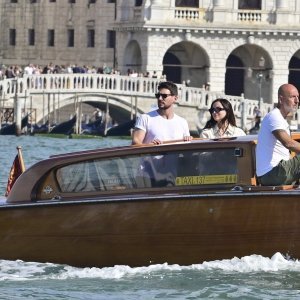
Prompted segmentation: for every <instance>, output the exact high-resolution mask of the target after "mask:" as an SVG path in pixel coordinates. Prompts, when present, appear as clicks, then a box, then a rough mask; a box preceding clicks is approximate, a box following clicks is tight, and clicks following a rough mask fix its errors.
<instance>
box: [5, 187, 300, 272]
mask: <svg viewBox="0 0 300 300" xmlns="http://www.w3.org/2000/svg"><path fill="white" fill-rule="evenodd" d="M297 194H299V193H298V192H297V191H293V192H289V191H279V192H259V193H258V192H249V193H240V192H228V193H223V194H222V193H220V194H218V193H216V194H199V195H196V194H195V193H194V194H193V195H176V194H174V195H160V196H156V195H152V196H151V195H146V196H137V195H135V196H134V198H131V199H129V198H126V197H122V198H120V199H117V198H115V199H109V198H107V199H102V200H84V201H68V202H60V201H58V202H56V203H53V201H52V202H44V203H38V204H34V203H33V204H29V205H23V204H17V205H10V206H5V207H0V243H1V247H0V257H1V259H9V260H15V259H22V260H25V261H39V262H54V263H62V264H69V265H73V266H80V267H83V266H98V267H104V266H114V265H129V266H146V265H149V264H160V263H168V264H180V265H190V264H195V263H201V262H203V261H211V260H217V259H226V258H233V257H235V256H237V257H243V256H245V255H251V254H260V255H263V256H267V257H270V256H272V255H273V254H274V253H276V252H281V253H282V254H283V255H289V256H291V257H292V258H300V218H299V214H300V200H299V197H297Z"/></svg>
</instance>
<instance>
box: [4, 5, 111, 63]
mask: <svg viewBox="0 0 300 300" xmlns="http://www.w3.org/2000/svg"><path fill="white" fill-rule="evenodd" d="M115 8H116V6H115V1H114V0H113V1H111V0H101V1H99V0H98V1H95V0H0V32H1V42H0V63H2V64H5V65H10V64H18V65H21V66H24V65H27V64H28V63H35V64H39V65H46V64H48V63H49V62H52V63H53V64H59V65H67V64H78V65H88V66H96V67H100V66H103V65H104V64H106V65H108V66H112V65H113V64H114V41H115V32H114V31H113V30H112V25H111V24H112V22H114V20H115V14H116V9H115Z"/></svg>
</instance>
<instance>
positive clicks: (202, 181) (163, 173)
mask: <svg viewBox="0 0 300 300" xmlns="http://www.w3.org/2000/svg"><path fill="white" fill-rule="evenodd" d="M56 176H57V182H58V183H59V184H60V189H61V191H62V192H64V193H74V192H94V191H111V190H128V189H138V188H150V187H151V188H153V187H169V186H192V185H193V186H194V185H211V184H234V183H236V182H237V156H236V155H235V149H233V148H229V149H210V150H201V151H199V150H189V151H183V150H182V151H175V152H166V153H155V154H146V155H138V156H124V157H115V158H110V159H99V160H92V161H85V162H81V163H76V164H72V165H68V166H65V167H63V168H60V169H58V170H57V172H56Z"/></svg>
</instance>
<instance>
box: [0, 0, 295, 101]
mask: <svg viewBox="0 0 300 300" xmlns="http://www.w3.org/2000/svg"><path fill="white" fill-rule="evenodd" d="M0 8H1V11H0V17H1V23H0V32H1V43H0V63H2V64H21V65H25V64H28V63H29V62H32V63H37V64H47V63H48V62H50V61H51V62H53V63H55V64H69V63H71V64H73V63H77V64H81V65H95V66H97V67H98V66H103V65H104V64H106V65H109V66H111V67H114V68H116V69H118V70H120V71H121V73H122V74H126V73H127V71H128V69H131V70H133V69H134V70H136V71H137V72H138V73H146V72H148V74H149V75H150V76H151V75H152V74H153V73H154V72H156V73H157V75H158V76H160V75H162V74H165V76H166V78H167V79H168V80H172V81H174V82H176V83H182V82H186V83H188V84H189V85H190V86H194V87H206V88H209V89H211V90H214V91H220V92H222V91H224V92H225V93H226V94H228V95H236V96H239V95H241V94H243V95H244V97H245V98H248V99H260V100H261V101H264V102H266V103H273V102H274V101H276V93H277V89H278V86H279V85H280V84H282V83H285V82H290V83H293V84H295V85H296V86H297V87H298V88H300V80H299V78H300V39H299V37H300V0H251V1H248V0H0Z"/></svg>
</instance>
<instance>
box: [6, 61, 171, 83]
mask: <svg viewBox="0 0 300 300" xmlns="http://www.w3.org/2000/svg"><path fill="white" fill-rule="evenodd" d="M34 74H36V75H40V74H110V75H127V76H130V77H151V78H161V79H166V76H165V75H162V76H161V77H158V75H157V72H156V71H153V72H152V73H150V72H148V71H147V72H144V73H143V72H137V71H136V70H135V69H128V70H127V72H126V74H121V72H120V71H119V70H117V69H114V68H112V67H109V66H107V65H106V64H104V65H103V66H102V67H95V66H87V65H83V66H80V65H78V64H68V65H58V64H53V63H52V62H50V63H48V64H47V65H45V66H41V65H37V64H32V63H30V64H28V65H26V66H24V67H22V66H20V65H11V66H6V65H2V66H1V67H0V80H2V79H5V78H16V77H22V76H23V75H34Z"/></svg>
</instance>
